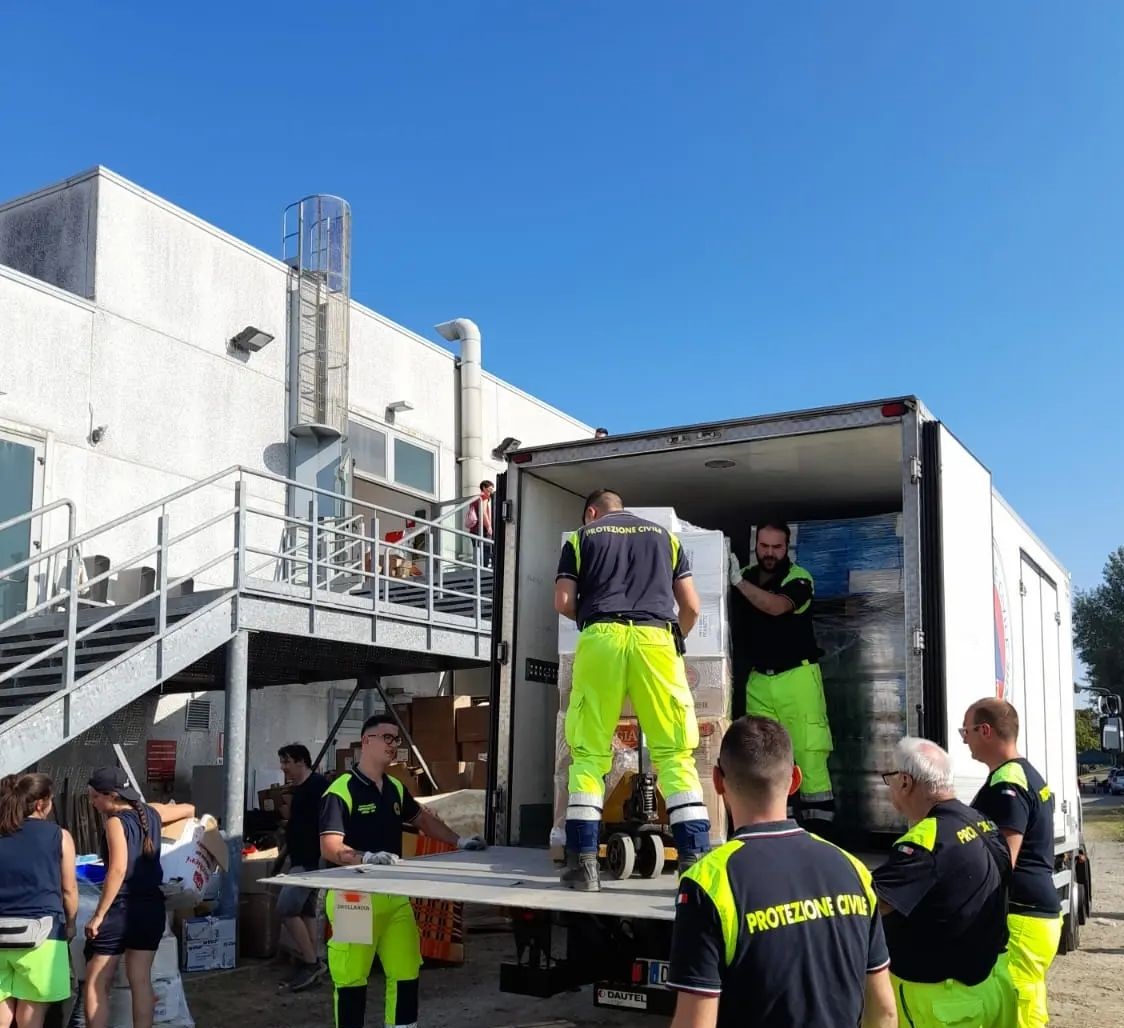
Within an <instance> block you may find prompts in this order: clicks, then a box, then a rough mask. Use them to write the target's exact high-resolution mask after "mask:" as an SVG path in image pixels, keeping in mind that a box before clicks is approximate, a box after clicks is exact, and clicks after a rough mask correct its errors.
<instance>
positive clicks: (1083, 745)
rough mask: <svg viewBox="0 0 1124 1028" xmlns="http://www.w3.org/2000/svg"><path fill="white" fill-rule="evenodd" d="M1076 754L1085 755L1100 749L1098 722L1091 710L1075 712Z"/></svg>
mask: <svg viewBox="0 0 1124 1028" xmlns="http://www.w3.org/2000/svg"><path fill="white" fill-rule="evenodd" d="M1074 713H1075V714H1076V724H1077V752H1078V753H1085V752H1086V751H1088V750H1099V749H1100V748H1101V729H1100V720H1099V719H1098V718H1097V715H1096V714H1095V713H1094V712H1093V711H1091V710H1077V711H1074Z"/></svg>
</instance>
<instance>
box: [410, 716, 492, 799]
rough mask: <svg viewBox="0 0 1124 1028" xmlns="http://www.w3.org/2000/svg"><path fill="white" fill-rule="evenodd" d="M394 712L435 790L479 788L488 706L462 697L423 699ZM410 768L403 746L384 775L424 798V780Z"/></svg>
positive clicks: (481, 785) (483, 774) (483, 777)
mask: <svg viewBox="0 0 1124 1028" xmlns="http://www.w3.org/2000/svg"><path fill="white" fill-rule="evenodd" d="M395 709H396V710H397V711H398V714H399V716H400V717H401V718H402V721H403V723H404V724H406V726H407V729H408V730H409V732H410V734H411V736H412V737H413V740H414V743H415V745H416V746H417V748H418V749H419V750H420V751H421V755H422V757H424V758H425V762H426V764H427V765H428V766H429V769H430V771H431V772H432V773H433V777H434V778H436V779H437V784H438V787H439V789H440V791H441V792H454V791H456V790H457V789H483V788H485V786H486V783H487V774H488V768H487V759H488V736H489V730H490V727H491V707H489V706H488V705H487V704H478V705H473V703H472V699H471V697H468V696H426V697H418V698H417V699H415V700H414V701H413V703H412V704H411V705H410V706H403V707H396V708H395ZM415 764H416V762H415V759H414V755H413V754H412V753H411V752H410V751H409V750H408V749H405V748H404V749H403V752H402V753H400V754H399V760H398V763H396V764H394V765H392V766H391V767H390V769H389V772H390V774H392V775H394V776H395V777H396V778H398V779H399V780H400V781H401V782H403V784H405V785H406V787H407V788H408V789H409V790H410V791H411V792H412V793H414V795H416V796H424V795H427V794H428V793H429V792H430V791H431V790H430V789H429V788H428V786H429V782H428V780H426V778H425V776H424V775H423V774H421V773H420V769H419V768H418V767H417V766H415Z"/></svg>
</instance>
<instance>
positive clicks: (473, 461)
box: [436, 318, 485, 496]
mask: <svg viewBox="0 0 1124 1028" xmlns="http://www.w3.org/2000/svg"><path fill="white" fill-rule="evenodd" d="M436 327H437V331H438V332H440V333H441V335H442V336H443V337H444V338H445V339H447V340H448V341H449V342H450V343H452V342H455V341H457V340H459V341H460V344H461V353H460V358H461V359H460V389H461V452H460V458H461V496H474V495H475V494H476V492H477V490H478V489H479V486H480V482H481V481H482V480H483V478H484V475H485V471H484V396H483V390H482V388H481V385H480V370H481V369H480V329H478V328H477V327H476V323H475V322H474V321H469V320H468V318H456V319H455V320H453V321H446V322H444V323H442V324H440V325H438V326H436Z"/></svg>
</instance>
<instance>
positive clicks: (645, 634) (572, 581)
mask: <svg viewBox="0 0 1124 1028" xmlns="http://www.w3.org/2000/svg"><path fill="white" fill-rule="evenodd" d="M582 526H583V527H582V528H581V529H580V530H579V531H577V532H574V534H573V535H572V536H570V538H569V539H568V540H567V541H566V545H565V546H563V547H562V556H561V559H560V560H559V562H558V574H557V576H556V578H555V585H554V609H555V610H557V611H558V613H559V614H561V615H562V616H563V617H567V618H570V620H572V621H576V622H577V623H578V628H579V629H581V635H580V636H579V638H578V646H577V651H576V653H575V655H574V684H573V691H572V693H571V696H570V704H569V706H568V708H567V710H566V744H567V745H568V746H569V747H570V753H571V755H572V757H573V763H572V764H571V765H570V783H569V784H570V795H569V803H568V805H567V807H566V869H565V871H563V873H562V884H563V885H565V886H566V887H568V888H571V889H578V890H581V891H584V892H596V891H597V890H598V889H599V888H600V887H601V880H600V875H599V872H598V866H597V851H598V844H599V842H600V827H601V807H602V804H603V802H604V798H605V775H606V774H608V772H609V769H610V768H611V767H612V763H613V751H612V740H613V730H614V729H615V728H616V724H617V721H618V719H619V718H620V716H621V708H622V707H623V706H624V701H625V697H628V698H629V699H630V700H632V706H633V707H634V708H635V710H636V714H637V717H638V718H639V720H640V727H641V728H643V729H644V734H645V736H646V740H647V743H648V748H649V749H650V750H651V753H652V763H653V764H654V765H655V767H656V772H657V773H658V774H659V783H660V789H661V791H662V793H663V796H664V802H665V804H666V806H667V814H668V820H669V821H670V822H671V831H672V833H673V834H674V836H675V846H676V849H677V850H678V852H679V866H680V869H683V868H685V867H687V866H689V865H690V864H691V863H692V862H694V861H695V860H697V859H698V857H699V856H700V855H701V854H702V853H704V852H705V851H706V850H707V849H708V848H709V847H710V817H709V815H708V814H707V812H706V807H705V806H704V805H703V794H702V787H701V786H700V785H699V773H698V771H697V770H696V768H695V761H694V756H693V754H694V750H695V748H696V747H697V746H698V744H699V726H698V722H697V721H696V720H695V701H694V697H692V695H691V689H690V686H688V684H687V669H686V667H685V666H684V664H683V647H682V638H683V637H685V636H687V635H688V634H689V633H690V631H691V629H692V628H694V626H695V622H696V621H697V620H698V617H699V609H700V608H699V597H698V593H696V592H695V586H694V582H693V581H692V578H691V567H690V564H689V562H688V560H687V555H686V554H685V553H684V552H683V547H682V546H681V545H680V543H679V540H678V539H677V538H676V537H675V536H674V535H673V534H672V533H670V532H668V531H666V530H665V529H663V528H661V527H660V526H659V525H655V524H653V523H652V522H650V521H645V520H644V519H643V518H638V517H636V515H634V514H629V513H628V512H627V511H626V510H624V509H623V507H622V503H621V498H620V497H619V496H618V495H617V494H616V493H614V492H611V491H610V490H608V489H598V490H597V491H596V492H595V493H593V494H591V495H590V496H588V497H587V498H586V501H585V509H584V515H583V517H582ZM676 605H678V614H676Z"/></svg>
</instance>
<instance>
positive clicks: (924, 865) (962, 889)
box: [874, 737, 1015, 1028]
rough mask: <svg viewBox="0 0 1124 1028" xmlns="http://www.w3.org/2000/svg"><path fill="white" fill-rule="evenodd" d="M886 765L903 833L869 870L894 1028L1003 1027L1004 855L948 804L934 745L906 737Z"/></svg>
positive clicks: (969, 813)
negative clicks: (894, 1006) (885, 948)
mask: <svg viewBox="0 0 1124 1028" xmlns="http://www.w3.org/2000/svg"><path fill="white" fill-rule="evenodd" d="M895 763H896V765H897V766H896V767H895V768H894V769H893V770H892V771H887V772H885V773H884V774H883V776H882V777H883V778H884V779H885V781H886V785H887V787H888V788H889V790H890V800H891V802H892V803H893V804H894V808H895V809H896V810H897V811H898V812H899V813H901V814H903V815H904V816H905V818H906V820H907V821H908V822H909V824H910V826H911V827H910V829H909V831H907V832H906V833H905V835H903V836H902V837H901V838H900V839H898V841H897V842H896V843H894V848H893V849H892V850H891V851H890V857H889V859H888V860H887V861H886V863H885V864H883V865H882V866H881V867H880V868H878V869H877V870H876V871H875V872H874V889H875V891H876V892H877V893H878V899H879V901H880V904H881V907H882V913H883V915H884V917H885V924H886V942H887V943H888V945H889V947H890V978H891V981H892V982H893V985H894V993H895V997H896V999H897V1003H898V1016H899V1018H900V1019H901V1023H902V1024H909V1025H914V1026H915V1028H928V1026H930V1025H932V1026H934V1028H935V1026H937V1025H947V1024H955V1025H957V1026H958V1028H1010V1026H1013V1024H1014V1017H1015V996H1014V989H1013V988H1012V986H1011V982H1010V978H1009V977H1008V976H1007V970H1006V963H1007V960H1006V956H1005V955H1004V949H1005V947H1006V945H1007V921H1006V911H1007V879H1008V878H1009V875H1010V867H1011V865H1010V857H1009V856H1008V853H1007V847H1006V845H1005V844H1004V842H1003V838H1002V836H1001V835H1000V834H999V830H998V829H997V828H996V827H995V825H994V823H992V822H991V821H989V820H988V819H987V818H985V817H983V816H982V815H981V814H980V813H979V812H978V811H975V810H973V809H972V808H971V807H968V806H966V805H965V804H963V803H961V802H960V801H959V800H958V799H956V793H955V791H954V790H953V784H952V783H953V778H952V761H951V760H950V759H949V756H948V754H947V753H946V752H945V751H944V750H943V749H941V748H940V746H938V745H937V744H936V743H934V742H929V741H928V740H927V739H914V738H909V737H906V738H904V739H902V740H900V741H899V742H898V745H897V747H896V749H895Z"/></svg>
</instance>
